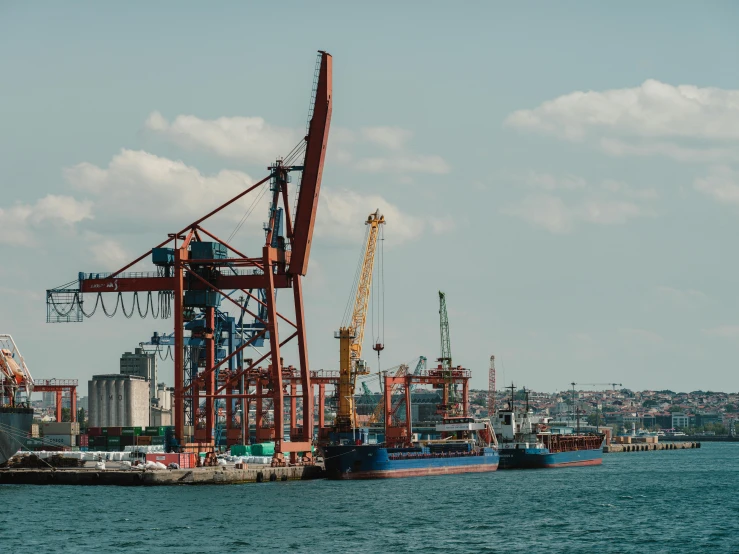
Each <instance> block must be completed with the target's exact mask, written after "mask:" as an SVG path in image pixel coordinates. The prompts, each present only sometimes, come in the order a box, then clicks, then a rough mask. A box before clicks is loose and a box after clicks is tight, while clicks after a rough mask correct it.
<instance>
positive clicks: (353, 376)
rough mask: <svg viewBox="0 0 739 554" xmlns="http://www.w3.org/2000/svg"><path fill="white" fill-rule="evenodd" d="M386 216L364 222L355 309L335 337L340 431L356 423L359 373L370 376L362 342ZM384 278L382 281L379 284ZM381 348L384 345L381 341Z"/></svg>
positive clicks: (346, 429)
mask: <svg viewBox="0 0 739 554" xmlns="http://www.w3.org/2000/svg"><path fill="white" fill-rule="evenodd" d="M384 224H385V216H383V215H382V214H381V213H380V210H376V211H375V212H374V213H372V214H370V215H369V216H368V217H367V221H365V225H367V237H366V241H365V245H364V256H363V258H362V264H361V266H360V268H359V272H358V278H357V280H356V281H355V286H356V292H355V294H354V309H353V310H352V315H351V319H350V320H349V321H348V324H347V325H345V326H342V327H341V328H340V329H339V331H338V332H336V333H335V334H334V336H335V337H336V338H337V339H339V389H338V396H339V409H338V411H337V413H336V420H335V422H334V427H335V428H336V430H337V431H339V432H351V431H352V429H353V428H354V427H355V426H356V425H355V424H356V421H355V420H356V413H355V409H354V391H355V390H356V382H357V376H358V375H369V368H368V366H367V362H366V361H365V360H363V359H362V342H363V341H364V328H365V325H366V323H367V310H368V308H369V300H370V292H371V290H372V274H373V269H374V265H375V253H376V252H377V243H378V239H379V237H380V233H381V228H382V225H384ZM381 283H382V280H380V284H381ZM375 346H376V347H377V348H376V349H377V350H378V355H379V350H380V349H381V348H380V347H381V346H382V345H381V344H380V342H379V340H378V343H377V344H376V345H375Z"/></svg>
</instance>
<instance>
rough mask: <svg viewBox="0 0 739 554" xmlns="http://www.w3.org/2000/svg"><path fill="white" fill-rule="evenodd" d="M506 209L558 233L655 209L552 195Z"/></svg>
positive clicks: (528, 199) (534, 197)
mask: <svg viewBox="0 0 739 554" xmlns="http://www.w3.org/2000/svg"><path fill="white" fill-rule="evenodd" d="M503 212H504V213H506V214H508V215H512V216H515V217H518V218H520V219H523V220H524V221H526V222H528V223H531V224H532V225H534V226H536V227H542V228H544V229H546V230H547V231H549V232H551V233H557V234H563V233H569V232H571V231H572V230H573V229H574V228H575V227H576V226H577V225H578V224H580V223H592V224H595V225H619V224H623V223H626V222H627V221H629V220H631V219H634V218H637V217H644V216H649V215H653V212H652V210H650V209H648V208H645V207H643V206H640V205H638V204H634V203H633V202H626V201H621V200H585V201H577V202H574V203H566V202H565V201H564V200H562V199H561V198H559V197H557V196H553V195H551V194H531V195H528V196H526V197H524V198H523V199H522V200H521V201H519V202H517V203H514V204H511V205H509V206H508V207H507V208H505V209H504V210H503Z"/></svg>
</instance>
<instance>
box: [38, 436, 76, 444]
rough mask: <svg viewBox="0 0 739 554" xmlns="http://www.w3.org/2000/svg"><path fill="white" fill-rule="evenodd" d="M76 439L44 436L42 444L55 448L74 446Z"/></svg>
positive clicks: (74, 437)
mask: <svg viewBox="0 0 739 554" xmlns="http://www.w3.org/2000/svg"><path fill="white" fill-rule="evenodd" d="M76 438H77V437H76V436H75V435H44V443H45V444H53V445H55V446H76V440H75V439H76Z"/></svg>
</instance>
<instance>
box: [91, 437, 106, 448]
mask: <svg viewBox="0 0 739 554" xmlns="http://www.w3.org/2000/svg"><path fill="white" fill-rule="evenodd" d="M89 446H90V447H93V448H101V447H102V448H105V447H107V446H108V437H90V444H89Z"/></svg>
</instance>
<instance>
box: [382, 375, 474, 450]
mask: <svg viewBox="0 0 739 554" xmlns="http://www.w3.org/2000/svg"><path fill="white" fill-rule="evenodd" d="M450 374H451V375H450ZM470 377H471V373H470V371H469V370H467V369H463V368H461V367H457V368H455V369H453V370H451V371H449V370H447V369H443V368H438V369H431V370H429V371H423V372H421V373H420V374H419V375H413V374H407V375H399V376H397V377H396V376H393V375H385V390H386V391H390V390H392V389H393V385H403V386H404V387H405V425H404V426H401V427H398V426H394V425H393V421H392V415H393V399H392V396H391V395H389V394H386V395H385V441H386V442H387V444H393V443H396V444H406V443H408V442H409V441H410V440H411V432H412V430H413V423H412V409H411V387H412V385H414V384H416V385H435V386H437V387H439V388H442V389H444V390H447V389H448V386H449V385H450V384H451V385H455V384H461V385H462V398H463V400H462V416H463V417H467V416H468V415H469V396H470ZM445 397H446V395H445ZM445 402H446V400H445Z"/></svg>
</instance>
